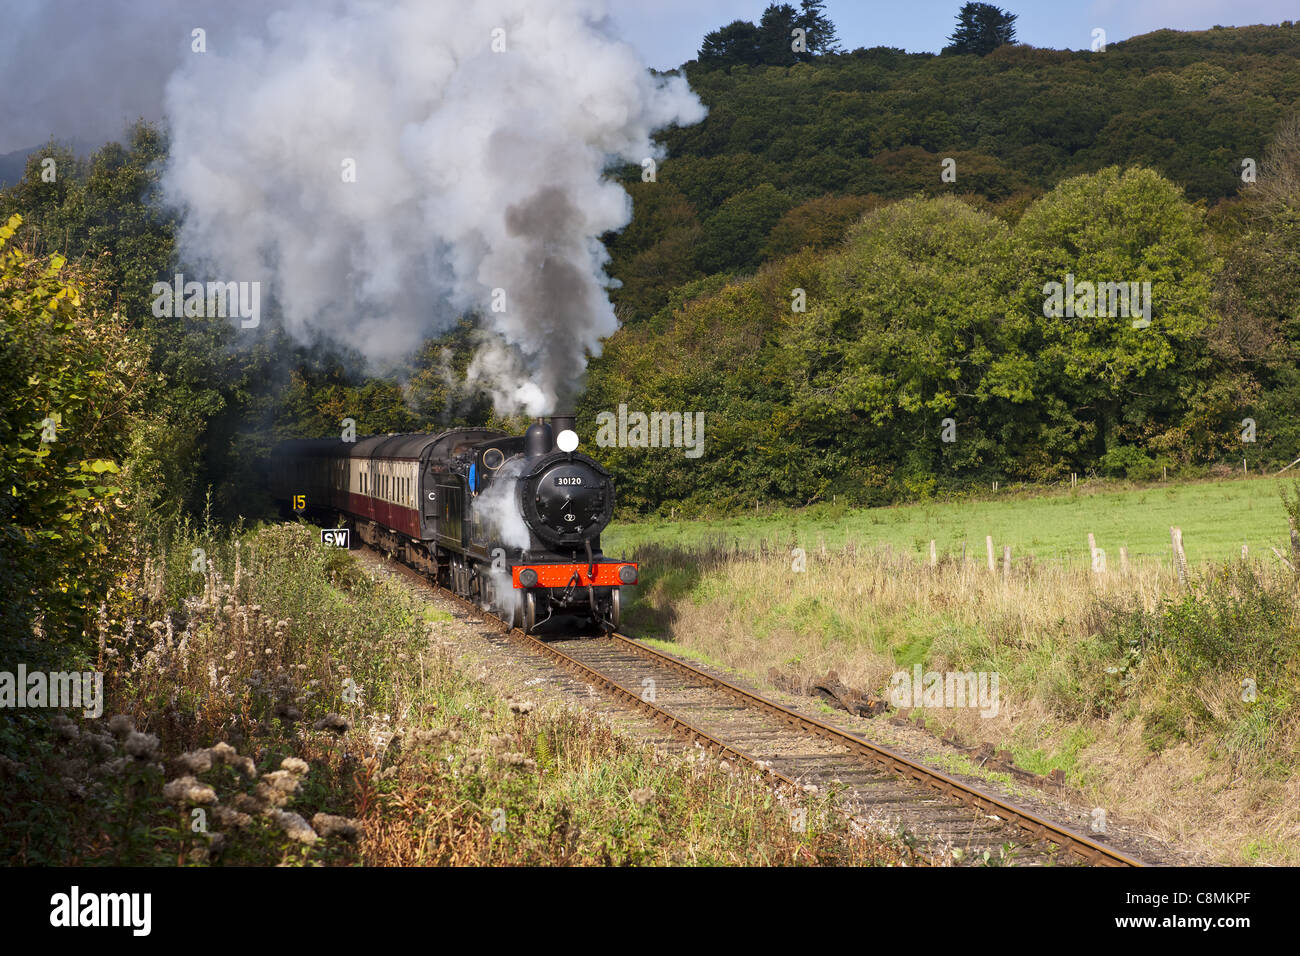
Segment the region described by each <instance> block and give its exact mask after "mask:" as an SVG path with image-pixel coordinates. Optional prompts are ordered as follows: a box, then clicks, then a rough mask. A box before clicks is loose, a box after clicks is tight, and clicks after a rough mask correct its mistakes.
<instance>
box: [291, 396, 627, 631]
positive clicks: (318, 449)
mask: <svg viewBox="0 0 1300 956" xmlns="http://www.w3.org/2000/svg"><path fill="white" fill-rule="evenodd" d="M573 424H574V420H573V418H572V417H571V416H557V417H555V418H552V419H551V420H550V421H549V422H545V421H541V420H538V421H537V422H536V423H534V424H533V425H531V426H530V427H529V428H528V430H527V431H526V432H525V433H524V434H523V435H522V436H511V435H509V434H507V433H506V432H502V431H496V430H493V429H484V428H453V429H451V430H449V431H444V432H441V433H439V434H436V435H428V434H421V435H376V436H372V437H370V438H363V439H360V440H357V441H353V442H345V441H335V440H305V441H303V440H299V441H285V442H281V443H280V444H278V445H276V447H275V449H274V450H273V451H272V453H271V470H270V485H271V492H272V495H273V496H274V497H275V498H276V499H277V500H279V501H281V502H283V503H286V504H291V505H292V507H293V509H294V510H295V511H299V512H314V513H316V514H317V515H320V516H326V517H328V516H330V515H334V514H337V515H339V516H340V517H339V520H340V521H341V522H343V523H344V524H345V525H347V526H349V527H353V528H355V530H356V533H357V535H358V536H359V537H360V538H361V540H362V541H364V542H366V543H367V544H369V545H371V546H373V547H377V548H380V549H382V550H384V551H387V552H388V553H389V554H391V555H393V556H395V557H397V558H399V559H400V560H402V561H404V562H405V563H407V564H409V565H411V566H412V567H414V568H416V569H417V570H420V571H422V572H424V573H425V574H427V575H429V576H430V577H432V578H433V579H434V580H436V581H437V582H438V583H439V584H441V585H443V586H444V587H447V588H450V589H451V590H452V591H454V592H455V593H457V594H459V595H461V596H462V597H465V598H469V599H472V600H474V601H477V602H478V604H479V606H480V607H482V608H483V609H484V610H489V611H492V612H493V613H495V614H498V615H499V616H501V617H502V618H504V619H505V620H506V621H508V622H509V623H510V624H511V625H512V626H516V627H522V628H523V629H524V630H525V631H527V632H529V633H532V632H534V631H536V630H537V628H538V627H540V626H541V625H542V624H544V623H545V622H546V621H548V620H549V619H550V618H551V617H552V616H554V615H557V614H561V613H564V614H570V613H580V614H585V615H586V616H587V617H588V618H589V619H590V620H591V621H592V622H594V623H596V624H597V625H599V626H601V627H602V628H603V629H605V630H613V629H615V628H617V627H618V625H619V620H620V618H621V616H622V604H623V592H622V589H623V588H624V587H626V586H628V585H632V584H636V582H637V565H636V564H634V563H631V562H627V561H614V560H611V559H609V558H606V557H605V556H604V555H603V554H602V553H601V550H600V533H601V532H602V531H603V530H604V529H605V527H606V526H607V525H608V524H609V522H610V519H611V518H612V517H613V513H614V485H613V482H612V481H611V480H610V476H609V473H608V472H607V471H605V469H604V468H602V467H601V466H600V465H599V464H598V463H597V462H596V461H594V460H593V459H591V458H589V457H588V456H587V455H584V454H582V453H580V452H577V451H575V449H576V448H577V445H578V436H577V435H576V434H575V433H574V431H573Z"/></svg>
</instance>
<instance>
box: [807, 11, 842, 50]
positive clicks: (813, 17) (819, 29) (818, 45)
mask: <svg viewBox="0 0 1300 956" xmlns="http://www.w3.org/2000/svg"><path fill="white" fill-rule="evenodd" d="M825 7H826V4H825V3H823V2H822V0H803V2H802V3H801V4H799V9H800V16H799V26H801V27H803V28H804V29H805V30H806V31H807V37H806V40H807V44H808V52H809V53H811V54H814V55H818V56H820V55H822V54H826V53H839V52H841V51H840V40H839V37H838V36H837V35H836V33H835V24H834V23H832V22H831V19H830V17H828V16H826V14H825V12H824V11H825Z"/></svg>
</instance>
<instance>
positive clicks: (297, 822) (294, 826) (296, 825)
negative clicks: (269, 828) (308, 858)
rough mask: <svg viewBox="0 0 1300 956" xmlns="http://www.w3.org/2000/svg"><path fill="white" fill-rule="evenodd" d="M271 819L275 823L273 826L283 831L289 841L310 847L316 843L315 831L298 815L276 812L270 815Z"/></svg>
mask: <svg viewBox="0 0 1300 956" xmlns="http://www.w3.org/2000/svg"><path fill="white" fill-rule="evenodd" d="M271 818H272V819H273V820H274V821H275V825H276V826H278V827H279V828H280V829H281V830H283V831H284V833H285V835H286V836H288V837H289V839H290V840H296V841H297V842H299V843H305V844H306V845H307V846H311V845H312V844H313V843H315V842H316V840H317V836H316V831H315V830H313V829H312V828H311V825H310V824H308V823H307V821H306V820H304V819H303V818H302V817H300V816H298V814H296V813H291V812H289V811H287V810H276V811H275V812H274V813H273V814H271Z"/></svg>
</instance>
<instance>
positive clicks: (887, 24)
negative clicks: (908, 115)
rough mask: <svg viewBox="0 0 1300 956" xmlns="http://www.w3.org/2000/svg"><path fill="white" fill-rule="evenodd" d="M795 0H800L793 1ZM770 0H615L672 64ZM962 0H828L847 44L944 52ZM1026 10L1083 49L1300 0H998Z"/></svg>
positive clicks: (1033, 36)
mask: <svg viewBox="0 0 1300 956" xmlns="http://www.w3.org/2000/svg"><path fill="white" fill-rule="evenodd" d="M785 2H794V5H795V6H798V3H797V0H785ZM767 3H768V0H610V6H611V8H612V10H613V17H614V21H615V22H616V23H617V24H618V25H619V26H620V27H621V28H622V29H621V30H620V33H622V35H623V36H624V38H625V39H627V40H628V41H629V42H630V43H632V45H633V46H635V47H637V48H638V49H639V50H640V51H641V53H642V55H643V56H645V58H646V62H647V63H648V64H649V65H650V66H653V67H655V68H656V69H660V70H663V69H668V68H670V67H674V66H678V65H679V64H681V63H682V62H684V61H685V60H689V59H691V58H692V57H694V55H695V51H696V50H698V49H699V45H700V40H701V38H702V37H703V36H704V34H705V33H708V32H709V31H710V30H714V29H716V28H717V27H720V26H722V25H723V24H726V23H730V22H731V21H732V20H737V19H739V20H752V21H755V22H757V21H758V19H759V17H760V16H761V15H762V13H763V9H764V8H765V7H766V6H767ZM961 5H962V0H904V2H899V0H826V13H827V15H828V16H829V17H830V18H831V20H832V21H834V23H835V25H836V27H837V28H838V31H839V35H840V42H841V43H842V44H843V46H844V48H845V49H848V50H852V49H854V48H856V47H860V46H864V47H872V46H896V47H902V48H903V49H904V50H907V51H909V52H912V53H918V52H924V51H928V52H931V53H938V52H939V49H940V48H941V47H942V46H944V45H945V44H946V43H947V38H948V36H949V34H951V33H952V30H953V25H954V23H955V22H956V16H957V11H958V10H959V9H960V8H961ZM997 5H998V6H1000V7H1002V8H1003V9H1004V10H1010V11H1011V12H1012V13H1015V14H1017V15H1018V17H1019V18H1018V19H1017V20H1016V38H1017V39H1018V40H1019V41H1020V42H1022V43H1029V44H1032V45H1033V46H1040V47H1051V48H1053V49H1057V50H1067V49H1068V50H1083V49H1087V48H1088V47H1090V46H1091V44H1092V31H1093V29H1094V28H1096V27H1101V28H1103V29H1104V30H1105V31H1106V38H1107V40H1108V42H1115V41H1116V40H1123V39H1126V38H1128V37H1131V36H1136V35H1138V34H1141V33H1149V32H1151V31H1152V30H1158V29H1161V28H1162V27H1168V28H1171V29H1175V30H1206V29H1209V28H1210V27H1212V26H1214V25H1216V24H1218V25H1221V26H1225V27H1228V26H1248V25H1250V24H1255V23H1280V22H1282V21H1283V20H1300V0H1235V2H1234V0H1094V2H1092V3H1068V2H1052V0H1011V2H997Z"/></svg>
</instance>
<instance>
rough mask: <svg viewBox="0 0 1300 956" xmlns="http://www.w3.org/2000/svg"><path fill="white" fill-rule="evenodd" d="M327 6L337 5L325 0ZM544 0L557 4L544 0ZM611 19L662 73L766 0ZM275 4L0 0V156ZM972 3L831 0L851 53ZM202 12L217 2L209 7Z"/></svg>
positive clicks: (1136, 5) (934, 32)
mask: <svg viewBox="0 0 1300 956" xmlns="http://www.w3.org/2000/svg"><path fill="white" fill-rule="evenodd" d="M319 2H322V3H330V2H335V0H319ZM536 2H537V3H539V4H540V3H545V2H547V0H536ZM608 3H609V8H610V12H611V19H612V21H613V24H614V26H615V28H616V30H617V32H618V33H619V34H621V36H622V38H623V39H625V40H627V41H628V42H629V43H631V44H632V45H633V46H634V47H636V48H637V50H638V51H639V52H640V53H641V55H642V56H643V57H644V59H645V61H646V63H647V64H648V65H649V66H652V67H654V68H656V69H660V70H667V69H672V68H674V67H677V66H679V65H681V64H682V63H683V62H685V61H686V60H689V59H692V58H693V57H694V55H695V52H696V51H697V50H698V49H699V45H700V41H701V39H702V38H703V37H704V34H706V33H708V32H709V31H711V30H714V29H717V28H718V27H720V26H723V25H725V24H727V23H730V22H731V21H732V20H735V19H745V20H753V21H757V20H758V19H759V18H760V16H761V15H762V12H763V9H764V8H765V7H766V6H767V3H768V0H608ZM998 5H999V6H1001V7H1003V8H1004V9H1007V10H1010V11H1011V12H1013V13H1015V14H1017V15H1018V20H1017V21H1016V30H1017V38H1018V39H1019V40H1020V42H1022V43H1029V44H1032V45H1033V46H1037V47H1050V48H1054V49H1087V48H1088V47H1089V46H1090V45H1091V43H1092V31H1093V30H1094V29H1095V28H1097V27H1101V28H1102V29H1104V30H1105V31H1106V38H1107V41H1108V42H1112V43H1113V42H1116V41H1118V40H1123V39H1126V38H1128V37H1131V36H1135V35H1138V34H1141V33H1148V32H1150V31H1152V30H1157V29H1160V28H1162V27H1168V28H1173V29H1178V30H1204V29H1208V28H1209V27H1212V26H1214V25H1216V24H1218V25H1222V26H1247V25H1250V24H1256V23H1280V22H1282V21H1283V20H1297V19H1300V0H1093V2H1090V3H1089V2H1079V3H1071V2H1051V0H998ZM274 6H276V4H272V3H269V2H268V0H0V24H3V26H4V29H3V30H0V90H3V91H4V93H3V94H0V154H3V153H7V152H9V151H11V150H17V149H22V148H27V147H33V146H37V145H39V144H40V143H43V142H45V141H46V140H47V139H48V138H49V137H50V136H51V135H54V136H55V137H56V138H59V139H62V140H65V141H66V140H70V139H76V140H80V141H83V142H88V143H91V144H94V143H101V142H103V141H105V140H106V139H108V138H110V137H113V136H117V135H120V132H121V130H122V129H123V128H124V127H125V125H126V124H127V123H128V122H130V121H131V120H133V119H135V118H136V117H140V116H143V117H144V118H146V119H151V120H156V119H159V118H160V115H161V112H162V87H163V84H164V83H165V81H166V79H167V77H168V76H170V75H171V73H172V71H173V70H174V69H175V68H176V66H177V65H178V64H179V63H180V62H181V59H182V57H184V56H185V55H186V53H187V52H188V50H187V44H188V35H189V29H190V27H191V26H193V25H194V24H195V23H196V22H204V23H207V22H209V21H211V22H212V24H214V25H215V26H216V27H217V32H218V33H219V29H220V27H221V25H222V24H223V22H227V23H228V22H230V21H231V20H238V21H242V22H247V23H254V24H257V23H262V24H264V23H265V20H266V15H267V11H268V10H269V9H271V8H273V7H274ZM960 7H961V0H905V2H899V0H826V13H827V15H828V16H829V17H830V18H831V20H832V21H833V22H834V23H835V24H836V27H837V29H838V32H839V37H840V42H841V44H842V45H843V47H844V49H846V50H852V49H854V48H856V47H872V46H893V47H901V48H902V49H904V50H907V51H909V52H925V51H928V52H938V51H939V49H940V48H941V47H943V46H944V44H945V43H946V42H947V37H948V35H949V34H951V33H952V30H953V26H954V21H955V17H956V13H957V10H958V9H959V8H960ZM203 11H212V13H211V14H205V13H203Z"/></svg>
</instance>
